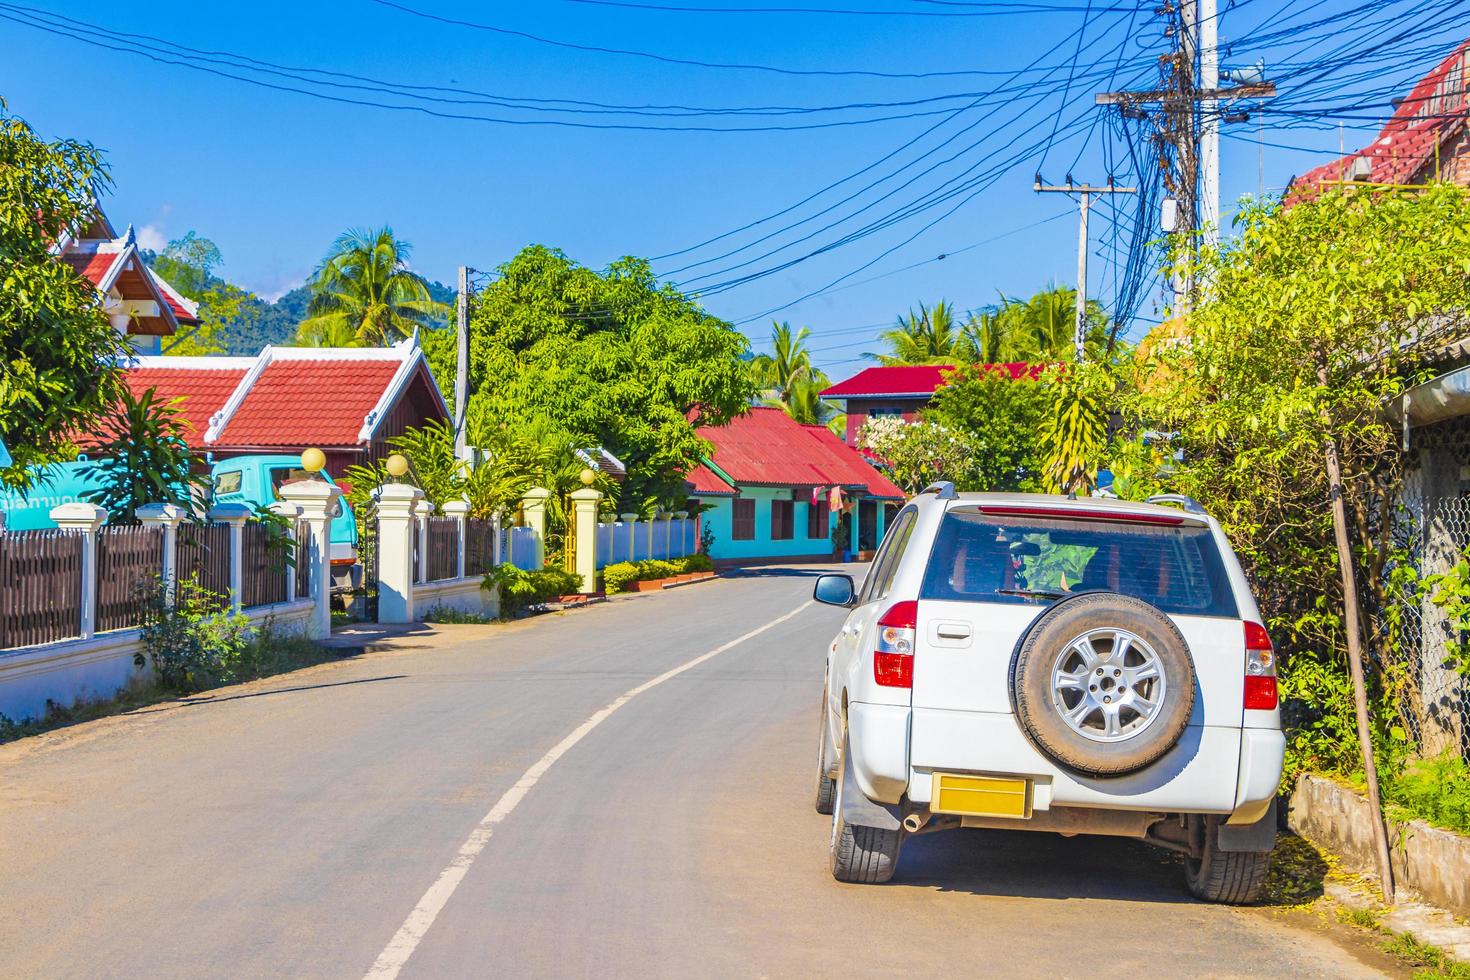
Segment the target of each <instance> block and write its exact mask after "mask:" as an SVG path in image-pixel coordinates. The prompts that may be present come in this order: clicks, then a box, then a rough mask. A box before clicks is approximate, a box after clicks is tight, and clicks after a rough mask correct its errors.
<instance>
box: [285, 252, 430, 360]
mask: <svg viewBox="0 0 1470 980" xmlns="http://www.w3.org/2000/svg"><path fill="white" fill-rule="evenodd" d="M411 251H412V248H411V246H410V245H409V244H408V242H405V241H401V240H399V239H398V238H397V237H395V236H394V234H393V229H392V228H388V227H383V228H376V229H357V228H354V229H352V230H349V231H346V232H343V233H342V234H341V235H339V236H338V237H337V240H336V241H335V242H333V243H332V250H331V251H330V252H328V253H327V257H326V258H325V259H323V260H322V263H321V265H319V266H318V267H317V269H316V272H315V273H313V275H312V279H311V282H310V288H311V305H310V306H309V307H308V310H307V312H308V316H307V318H306V319H305V320H303V321H302V322H301V325H300V327H299V328H298V330H297V338H298V340H299V341H300V342H301V343H303V344H306V345H309V346H317V347H343V346H353V345H357V346H377V345H384V344H391V343H393V342H395V341H398V340H402V339H403V338H405V337H408V336H409V335H410V334H412V333H413V331H414V330H415V329H417V328H419V327H424V328H431V327H439V326H443V325H444V324H445V323H446V322H447V320H448V317H449V313H450V311H449V307H448V306H446V305H445V304H443V303H440V302H438V301H437V300H435V299H434V298H433V297H432V296H431V295H430V292H429V284H428V282H427V281H426V280H425V279H424V277H423V276H420V275H419V274H418V273H416V272H413V271H411V270H410V269H409V268H408V257H409V254H410V253H411Z"/></svg>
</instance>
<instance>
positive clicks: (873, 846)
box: [830, 728, 903, 885]
mask: <svg viewBox="0 0 1470 980" xmlns="http://www.w3.org/2000/svg"><path fill="white" fill-rule="evenodd" d="M847 748H848V744H847V731H846V729H845V728H844V730H843V732H842V748H841V755H842V760H841V765H839V766H838V768H837V785H836V787H835V792H834V799H833V807H832V842H831V845H830V847H831V852H832V877H834V878H836V879H837V880H838V881H851V882H856V883H858V884H863V885H881V884H882V883H883V882H885V881H887V880H888V879H890V878H892V877H893V872H894V871H895V870H896V869H897V868H898V848H899V845H900V844H901V843H903V830H902V829H901V828H900V829H896V830H885V829H883V828H881V827H863V826H858V825H857V824H850V823H848V822H847V821H846V820H844V819H843V816H842V796H843V794H844V793H852V792H856V791H855V790H854V789H853V788H852V787H851V786H849V785H848V782H847V781H848V775H849V774H848V770H849V769H851V768H852V763H851V762H850V761H849V759H848V754H847Z"/></svg>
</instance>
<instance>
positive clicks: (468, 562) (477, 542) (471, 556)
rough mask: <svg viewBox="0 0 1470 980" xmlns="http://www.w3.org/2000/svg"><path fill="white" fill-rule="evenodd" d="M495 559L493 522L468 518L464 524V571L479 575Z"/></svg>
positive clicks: (488, 568) (467, 573)
mask: <svg viewBox="0 0 1470 980" xmlns="http://www.w3.org/2000/svg"><path fill="white" fill-rule="evenodd" d="M494 561H495V523H494V522H493V521H487V520H468V521H465V526H464V573H465V574H466V575H481V574H484V573H485V572H488V571H489V570H490V566H491V564H492V563H494Z"/></svg>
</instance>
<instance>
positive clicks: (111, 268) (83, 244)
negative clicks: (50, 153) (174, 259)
mask: <svg viewBox="0 0 1470 980" xmlns="http://www.w3.org/2000/svg"><path fill="white" fill-rule="evenodd" d="M52 252H53V254H55V255H56V257H57V258H59V259H60V260H61V261H62V262H65V263H66V264H67V265H69V266H71V267H72V268H73V269H74V270H76V273H77V275H79V276H81V277H82V278H83V279H85V280H86V281H87V282H89V283H91V284H92V286H93V287H94V288H95V289H96V290H97V296H98V299H99V300H100V301H101V303H102V309H103V312H105V313H106V314H107V316H108V319H109V320H110V321H111V322H112V326H113V328H114V329H116V330H117V331H118V332H119V333H121V334H123V335H125V336H126V337H127V338H128V340H129V341H130V342H131V343H132V345H133V348H134V349H135V350H137V351H139V352H140V353H144V354H156V353H158V352H159V350H160V338H162V337H169V336H172V335H173V334H174V333H175V332H177V330H178V328H179V326H180V325H186V326H188V325H193V324H195V323H198V322H199V320H198V314H199V309H198V306H197V305H196V304H195V303H194V302H192V301H191V300H188V299H185V298H184V296H183V295H182V294H180V293H179V291H178V290H176V289H174V288H173V287H172V286H170V285H169V284H168V283H167V282H165V281H164V280H163V278H162V277H160V276H159V275H158V274H157V273H156V272H154V271H153V270H152V268H150V267H149V266H148V264H147V263H146V262H144V261H143V256H142V255H141V254H140V253H139V251H138V243H137V239H136V238H135V237H134V235H133V227H132V225H129V226H128V228H127V230H126V231H125V232H123V233H122V234H121V235H119V234H117V232H116V231H115V230H114V229H113V227H112V223H111V222H110V221H108V220H107V215H105V214H103V213H102V211H101V210H100V209H99V210H98V211H97V214H96V216H95V217H94V218H93V219H92V221H91V222H90V223H89V224H88V225H87V227H86V228H84V229H83V230H82V233H81V234H80V235H78V236H72V235H65V236H63V237H62V239H61V241H59V242H57V243H56V244H55V245H54V246H52Z"/></svg>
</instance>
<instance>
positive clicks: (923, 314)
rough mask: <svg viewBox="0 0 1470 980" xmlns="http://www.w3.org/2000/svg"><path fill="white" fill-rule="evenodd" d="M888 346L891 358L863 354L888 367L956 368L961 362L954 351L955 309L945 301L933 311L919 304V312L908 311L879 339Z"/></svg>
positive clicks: (935, 305)
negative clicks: (935, 365)
mask: <svg viewBox="0 0 1470 980" xmlns="http://www.w3.org/2000/svg"><path fill="white" fill-rule="evenodd" d="M879 336H880V337H881V339H882V340H883V341H884V342H885V343H887V344H888V349H889V350H890V351H892V353H890V354H864V355H863V356H864V357H867V358H870V359H872V360H875V361H878V362H879V363H880V364H883V365H885V366H888V367H893V366H896V365H903V364H958V363H960V361H961V360H962V359H963V358H962V357H960V356H959V355H960V353H961V352H960V351H957V350H956V346H957V343H958V341H959V339H960V334H959V331H958V330H956V328H955V322H954V308H953V307H951V306H950V305H949V304H948V303H946V302H945V301H944V300H940V301H939V302H938V303H935V304H934V308H933V309H929V308H928V307H926V306H924V304H923V303H920V304H919V312H918V313H917V314H915V313H914V311H913V310H909V312H908V315H907V316H900V317H899V318H898V323H897V324H896V325H895V326H894V327H893V328H892V329H891V330H885V331H884V332H883V333H882V334H880V335H879Z"/></svg>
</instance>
